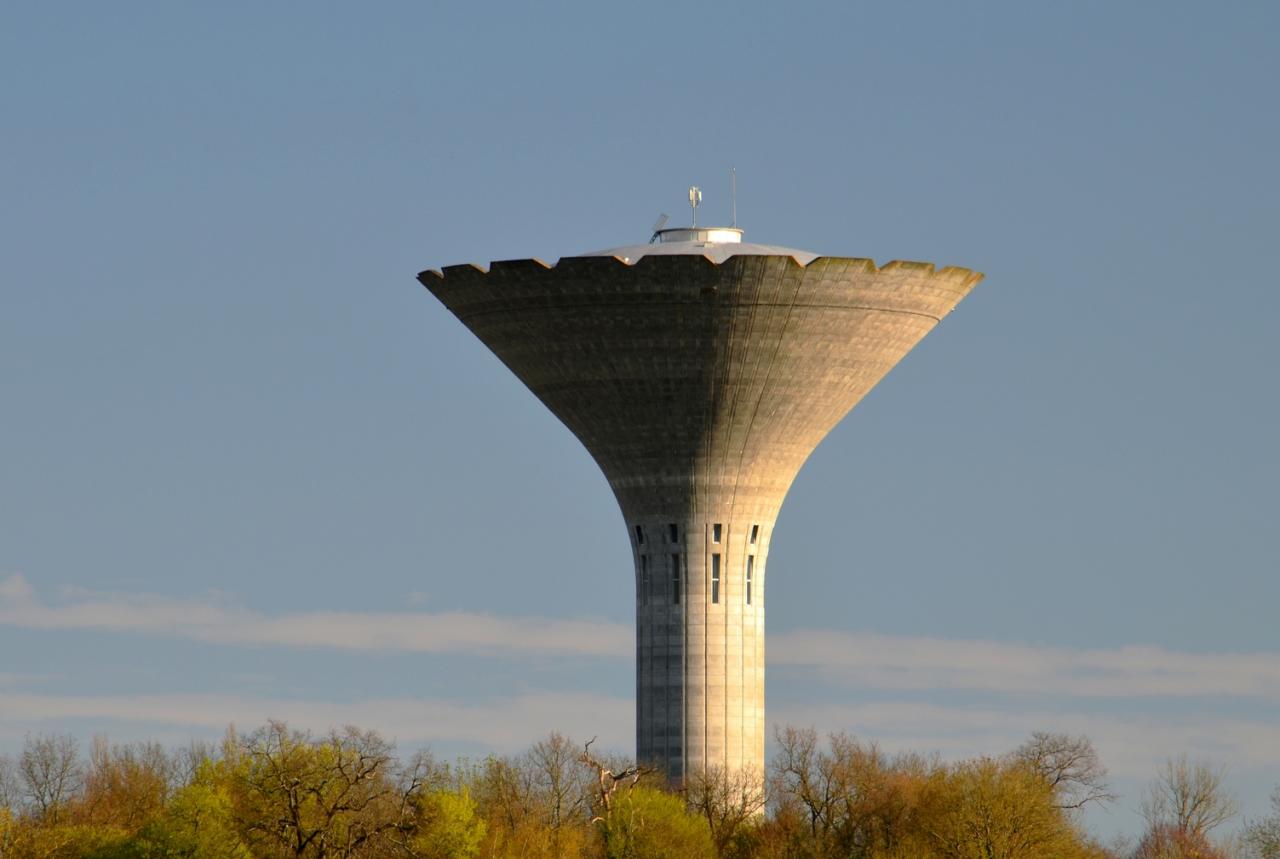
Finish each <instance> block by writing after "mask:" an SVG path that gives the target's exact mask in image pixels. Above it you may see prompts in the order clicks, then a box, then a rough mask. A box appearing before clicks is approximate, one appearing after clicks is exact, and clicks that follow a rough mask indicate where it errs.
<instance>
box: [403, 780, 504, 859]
mask: <svg viewBox="0 0 1280 859" xmlns="http://www.w3.org/2000/svg"><path fill="white" fill-rule="evenodd" d="M418 805H419V815H420V816H419V820H418V827H417V831H416V834H415V835H414V838H413V852H414V855H415V856H421V857H424V859H472V857H474V856H476V855H477V854H478V852H479V850H480V845H481V843H482V842H483V841H484V837H485V831H486V826H485V822H484V819H483V818H481V817H479V816H478V815H477V814H476V803H475V800H473V799H472V798H471V794H470V792H469V791H468V790H467V789H466V788H465V787H464V788H462V789H460V790H456V791H454V790H449V789H448V788H443V787H441V788H435V789H433V790H429V791H426V792H424V793H423V794H422V796H421V797H419V800H418Z"/></svg>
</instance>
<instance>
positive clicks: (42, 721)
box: [0, 692, 635, 750]
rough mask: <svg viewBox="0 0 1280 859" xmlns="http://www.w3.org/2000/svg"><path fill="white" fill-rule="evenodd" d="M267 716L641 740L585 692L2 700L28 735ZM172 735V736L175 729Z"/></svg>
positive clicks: (619, 709) (458, 736)
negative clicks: (489, 696) (340, 698)
mask: <svg viewBox="0 0 1280 859" xmlns="http://www.w3.org/2000/svg"><path fill="white" fill-rule="evenodd" d="M268 719H281V720H284V721H286V722H288V723H289V724H290V725H291V726H293V727H296V728H307V729H312V730H315V731H321V732H323V731H327V730H328V729H329V728H332V727H338V726H341V725H358V726H360V727H362V728H373V729H376V730H378V731H380V732H381V733H383V734H384V735H385V736H387V737H391V738H394V739H396V740H397V741H399V742H401V743H408V744H424V743H475V744H479V745H482V746H484V747H486V748H493V749H507V750H511V749H519V748H522V747H524V746H526V745H528V744H529V743H531V742H532V741H534V740H536V739H537V738H539V737H540V736H546V734H548V733H550V732H551V731H553V730H554V731H560V732H561V733H567V734H569V735H571V736H582V737H591V736H596V735H598V736H599V737H600V739H601V742H602V744H604V745H606V746H617V747H622V746H628V745H630V744H631V742H632V740H633V739H634V736H635V735H634V726H635V721H634V720H635V704H634V702H632V701H631V699H629V698H626V699H624V698H611V697H608V696H604V695H594V694H591V693H585V692H565V693H550V692H547V693H537V694H526V695H517V696H512V697H506V698H498V699H494V700H490V701H482V702H461V701H454V700H445V699H415V698H377V699H368V700H361V701H355V702H347V703H344V702H335V701H326V700H317V699H287V698H257V697H250V696H241V695H213V694H199V695H193V694H167V693H161V694H138V695H53V694H43V693H30V694H28V693H22V692H18V693H6V694H5V695H4V696H3V697H2V698H0V725H4V726H7V727H8V728H9V730H11V731H13V732H16V733H15V736H20V735H21V733H22V732H23V731H26V730H33V729H34V730H43V729H47V727H48V726H49V725H54V724H56V725H64V726H67V727H68V728H72V729H74V727H75V724H74V723H75V722H77V721H88V722H90V723H92V725H93V729H94V730H95V731H97V730H101V729H102V727H103V724H104V723H117V724H116V727H118V728H120V729H121V730H120V731H118V732H117V735H118V736H120V735H123V738H127V737H128V736H130V735H136V736H138V737H148V736H154V735H155V733H156V731H155V729H157V728H162V729H163V728H179V729H182V730H184V731H186V732H188V733H189V735H192V736H197V737H216V736H218V735H219V734H220V733H221V732H222V731H223V730H224V729H225V728H226V727H227V725H230V724H235V725H237V726H239V727H240V728H241V729H253V728H255V727H257V726H259V725H262V724H264V723H265V722H266V721H267V720H268ZM169 733H170V734H172V733H173V732H172V731H170V732H169Z"/></svg>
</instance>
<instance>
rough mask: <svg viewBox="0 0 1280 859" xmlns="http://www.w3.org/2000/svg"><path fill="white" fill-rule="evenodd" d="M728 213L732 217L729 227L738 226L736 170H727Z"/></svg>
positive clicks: (735, 168) (731, 168)
mask: <svg viewBox="0 0 1280 859" xmlns="http://www.w3.org/2000/svg"><path fill="white" fill-rule="evenodd" d="M729 211H730V214H731V215H732V216H733V220H732V222H731V223H730V224H729V226H731V227H736V226H738V168H737V167H730V168H729Z"/></svg>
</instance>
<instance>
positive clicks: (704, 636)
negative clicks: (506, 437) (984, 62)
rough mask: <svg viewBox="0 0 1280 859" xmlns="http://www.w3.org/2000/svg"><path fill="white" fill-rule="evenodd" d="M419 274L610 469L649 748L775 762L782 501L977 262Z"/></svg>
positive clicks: (662, 753)
mask: <svg viewBox="0 0 1280 859" xmlns="http://www.w3.org/2000/svg"><path fill="white" fill-rule="evenodd" d="M418 277H419V280H420V281H421V282H422V283H423V285H424V286H426V287H427V289H429V290H430V291H431V292H432V293H433V294H434V295H435V296H436V297H437V298H439V299H440V301H441V302H443V303H444V305H445V306H446V307H447V308H448V309H449V310H450V311H452V312H453V313H454V315H456V316H457V317H458V319H459V320H461V321H462V323H463V324H464V325H466V326H467V327H468V328H469V329H471V331H472V332H474V333H475V335H476V336H477V337H479V338H480V339H481V340H482V341H483V342H484V343H485V345H487V346H488V347H489V348H490V349H492V350H493V352H494V353H495V354H496V355H497V356H498V357H499V358H500V359H501V360H502V361H503V363H505V364H506V365H507V366H508V367H509V368H510V369H511V370H512V372H514V373H515V374H516V375H517V376H519V377H520V379H521V380H522V381H523V382H524V383H525V384H526V385H528V387H529V389H530V390H532V391H533V392H534V394H536V395H537V396H538V398H539V399H541V400H542V402H543V403H545V404H546V405H547V407H548V408H550V409H551V411H552V412H554V413H555V414H556V416H557V417H559V418H560V420H562V421H563V422H564V423H565V425H566V426H568V427H569V429H570V430H572V431H573V433H574V434H575V435H576V436H577V437H578V438H579V439H580V440H581V441H582V443H583V444H584V445H586V447H587V449H588V450H589V451H590V452H591V455H592V456H593V457H595V460H596V462H597V463H599V465H600V467H601V469H602V470H603V471H604V473H605V476H606V477H607V478H608V480H609V485H610V486H611V487H612V488H613V491H614V494H615V496H616V497H617V500H618V504H619V505H620V506H621V508H622V513H623V516H624V517H625V519H626V522H627V532H628V534H629V536H630V540H631V547H632V552H633V555H634V558H635V579H636V746H637V756H638V758H639V759H640V760H642V761H646V762H649V763H651V764H655V765H658V766H661V767H663V768H664V769H666V770H667V771H668V772H669V773H670V774H671V775H672V776H673V777H675V778H681V777H683V776H684V775H685V774H686V773H691V772H697V771H702V770H704V769H705V768H706V767H708V766H718V767H726V768H734V769H737V768H747V769H755V770H758V771H759V770H762V769H763V765H764V732H765V717H764V584H765V567H766V560H767V557H768V547H769V538H770V536H771V534H772V532H773V524H774V521H775V519H776V518H777V514H778V509H779V507H780V506H781V504H782V500H783V498H784V496H785V495H786V493H787V490H788V488H789V487H790V486H791V482H792V480H793V479H794V478H795V475H796V472H797V471H799V469H800V467H801V465H803V464H804V461H805V459H806V458H807V457H808V456H809V454H810V452H811V451H812V450H813V449H814V447H815V446H816V445H817V444H818V442H819V441H821V440H822V438H823V437H824V436H825V435H826V434H827V433H828V432H829V431H830V430H831V428H832V427H834V426H835V425H836V423H838V422H839V421H840V419H841V418H842V417H843V416H844V415H845V414H846V413H848V411H849V410H850V409H851V408H853V406H854V405H855V404H856V403H857V402H858V401H859V400H860V399H862V397H863V396H865V395H866V393H867V392H868V391H870V390H871V388H872V387H873V386H874V385H875V384H876V383H877V382H878V381H880V379H881V378H882V377H883V376H884V375H885V374H886V373H887V372H888V371H889V370H890V369H891V368H892V367H893V366H894V365H895V364H896V363H898V361H899V360H901V358H902V357H903V356H904V355H905V354H906V353H907V352H909V351H910V350H911V349H912V347H914V346H915V345H916V343H918V342H919V341H920V339H921V338H922V337H924V336H925V334H927V333H928V332H929V331H930V330H932V328H933V327H934V326H935V325H936V324H937V323H938V321H939V320H940V319H941V318H942V317H943V316H945V315H946V314H947V313H949V312H950V311H951V309H952V308H953V307H954V306H955V305H956V303H957V302H959V301H960V299H962V298H963V297H964V296H965V295H966V294H968V292H969V290H971V289H972V288H973V286H974V285H975V284H977V282H978V281H979V280H981V278H982V275H980V274H977V273H975V272H971V271H969V270H967V269H961V268H944V269H940V270H935V269H934V267H933V266H932V265H930V264H927V263H914V262H891V263H888V264H886V265H885V266H883V267H880V268H878V269H877V268H876V266H875V265H874V264H873V263H872V262H871V261H870V260H865V259H847V258H837V257H818V258H817V259H814V260H813V261H812V262H810V263H808V264H807V265H803V266H802V265H800V264H799V263H798V262H797V261H796V260H795V259H793V258H792V257H790V256H767V255H755V256H745V255H743V256H732V257H729V258H728V259H726V260H725V261H724V262H722V263H719V264H716V263H713V262H711V261H710V260H708V259H707V258H705V257H703V256H693V255H687V256H683V255H674V256H673V255H667V256H662V255H653V256H646V257H643V258H641V259H639V260H638V261H637V262H636V263H635V264H634V265H628V264H626V263H624V262H623V261H621V260H619V259H615V258H612V257H569V258H565V259H562V260H560V262H559V263H558V264H556V265H555V266H547V265H545V264H544V263H542V262H540V261H537V260H518V261H513V262H495V263H493V265H492V266H491V267H490V269H489V271H488V272H487V273H486V272H485V271H484V270H482V269H480V268H477V267H475V266H450V267H447V268H445V269H444V270H443V272H435V271H425V272H422V273H421V274H420V275H419V276H418ZM717 525H718V526H719V531H720V540H719V542H716V541H715V530H716V526H717ZM673 529H674V530H673ZM753 529H756V530H755V542H754V543H753V542H752V540H751V537H752V530H753ZM716 556H719V559H718V561H717V560H716ZM748 558H750V564H751V565H752V582H751V590H752V593H751V602H750V604H748V603H747V597H746V570H747V564H748ZM677 564H678V565H679V572H680V574H679V578H678V581H677V579H676V576H675V569H674V568H675V566H676V565H677ZM716 564H718V565H719V571H720V575H719V594H718V601H713V599H712V596H713V594H712V591H713V587H714V585H713V567H714V566H715V565H716ZM677 596H678V600H677Z"/></svg>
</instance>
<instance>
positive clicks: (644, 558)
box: [640, 555, 649, 605]
mask: <svg viewBox="0 0 1280 859" xmlns="http://www.w3.org/2000/svg"><path fill="white" fill-rule="evenodd" d="M648 601H649V556H648V555H641V556H640V605H644V604H645V603H647V602H648Z"/></svg>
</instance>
